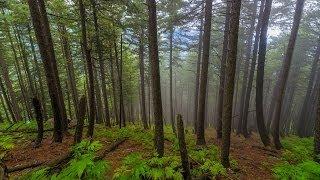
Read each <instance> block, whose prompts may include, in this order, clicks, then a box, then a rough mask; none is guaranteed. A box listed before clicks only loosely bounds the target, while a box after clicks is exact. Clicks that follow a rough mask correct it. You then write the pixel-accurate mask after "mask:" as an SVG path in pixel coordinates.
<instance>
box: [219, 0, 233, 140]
mask: <svg viewBox="0 0 320 180" xmlns="http://www.w3.org/2000/svg"><path fill="white" fill-rule="evenodd" d="M226 3H227V9H226V17H225V21H224V35H223V48H222V57H221V64H220V84H219V98H218V105H217V106H218V109H217V112H218V113H217V138H218V139H221V138H222V111H223V94H224V84H225V69H226V59H227V53H228V49H227V48H228V42H229V26H230V22H229V21H230V8H231V7H230V2H229V1H228V0H227V2H226Z"/></svg>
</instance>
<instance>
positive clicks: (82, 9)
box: [79, 0, 96, 138]
mask: <svg viewBox="0 0 320 180" xmlns="http://www.w3.org/2000/svg"><path fill="white" fill-rule="evenodd" d="M79 9H80V19H81V33H82V44H83V50H84V54H85V58H86V62H87V70H88V76H89V85H88V91H89V126H88V132H87V136H89V137H91V138H92V137H93V131H94V120H95V117H96V103H95V94H94V75H93V62H92V59H91V52H90V49H89V48H88V42H87V32H86V31H87V29H86V12H85V7H84V5H83V1H82V0H79Z"/></svg>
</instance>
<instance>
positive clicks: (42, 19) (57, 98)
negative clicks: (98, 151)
mask: <svg viewBox="0 0 320 180" xmlns="http://www.w3.org/2000/svg"><path fill="white" fill-rule="evenodd" d="M28 4H29V8H30V14H31V18H32V22H33V26H34V28H35V32H36V37H37V41H38V44H39V49H40V53H41V57H42V59H45V60H44V61H43V62H44V67H45V69H46V77H47V84H48V89H49V94H50V99H51V105H52V109H53V112H54V113H53V114H54V134H53V141H54V142H62V138H63V132H66V131H67V117H66V110H65V106H64V101H63V96H62V91H61V85H60V80H59V76H58V69H57V64H56V58H55V54H54V48H53V42H52V37H51V33H50V27H49V22H48V17H47V12H46V9H45V4H44V2H43V0H28Z"/></svg>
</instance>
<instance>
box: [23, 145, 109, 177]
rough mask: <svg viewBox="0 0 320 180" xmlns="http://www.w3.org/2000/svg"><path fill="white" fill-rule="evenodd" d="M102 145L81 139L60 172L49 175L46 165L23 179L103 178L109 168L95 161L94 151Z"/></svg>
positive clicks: (102, 162)
mask: <svg viewBox="0 0 320 180" xmlns="http://www.w3.org/2000/svg"><path fill="white" fill-rule="evenodd" d="M101 147H102V145H101V144H100V143H99V142H98V141H94V142H90V141H87V140H83V141H82V142H81V143H79V144H77V145H75V146H74V147H73V149H72V151H73V158H72V160H71V161H70V162H69V163H68V164H67V166H66V167H65V168H63V169H62V170H61V172H60V173H54V174H53V175H51V169H50V168H48V167H46V168H42V169H40V170H36V171H33V172H31V173H29V174H27V175H26V176H25V177H24V178H23V179H25V180H27V179H28V180H39V179H41V180H42V179H51V180H73V179H74V180H76V179H88V180H93V179H104V177H105V173H106V172H107V171H108V170H109V169H110V166H109V164H108V163H107V162H106V161H104V160H101V161H95V160H94V158H95V153H96V152H97V151H98V150H99V149H100V148H101Z"/></svg>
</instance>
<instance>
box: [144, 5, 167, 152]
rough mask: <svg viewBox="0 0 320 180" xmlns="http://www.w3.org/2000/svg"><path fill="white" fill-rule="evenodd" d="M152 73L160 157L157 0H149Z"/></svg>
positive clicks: (161, 133) (162, 138)
mask: <svg viewBox="0 0 320 180" xmlns="http://www.w3.org/2000/svg"><path fill="white" fill-rule="evenodd" d="M147 5H148V14H149V20H148V31H149V37H148V39H149V58H150V74H151V79H152V84H151V85H152V91H153V92H152V96H153V113H154V122H155V134H154V139H155V147H156V149H157V153H158V156H159V157H162V156H163V154H164V132H163V114H162V100H161V85H160V69H159V54H158V38H157V8H156V1H155V0H147Z"/></svg>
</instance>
